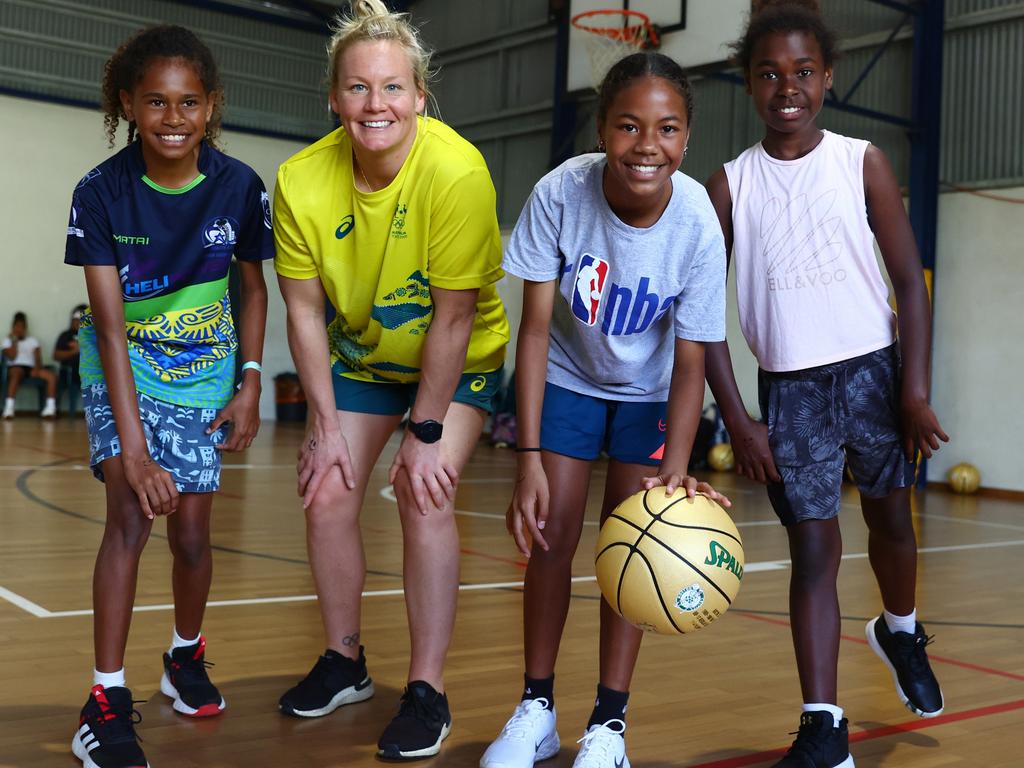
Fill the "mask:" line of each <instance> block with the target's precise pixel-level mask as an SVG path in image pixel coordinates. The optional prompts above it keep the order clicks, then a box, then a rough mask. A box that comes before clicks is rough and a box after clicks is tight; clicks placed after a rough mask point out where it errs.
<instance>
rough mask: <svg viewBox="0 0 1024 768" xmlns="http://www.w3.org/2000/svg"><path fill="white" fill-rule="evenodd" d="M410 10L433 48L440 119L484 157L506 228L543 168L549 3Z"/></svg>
mask: <svg viewBox="0 0 1024 768" xmlns="http://www.w3.org/2000/svg"><path fill="white" fill-rule="evenodd" d="M412 11H413V15H414V16H413V17H414V20H415V21H416V23H417V24H419V25H420V29H421V31H422V33H423V36H424V38H425V39H426V40H427V41H428V42H429V43H430V45H431V47H433V48H434V49H435V51H436V55H435V61H436V62H437V64H438V65H439V75H438V79H437V82H436V84H435V86H434V92H435V95H436V97H437V101H438V104H439V106H440V111H441V117H442V119H444V121H445V122H447V123H448V124H450V125H451V126H452V127H453V128H455V130H457V131H458V132H459V133H460V134H461V135H462V136H464V137H465V138H466V139H468V140H469V141H472V142H473V143H474V144H476V146H477V147H478V148H479V149H480V151H481V153H482V154H483V156H484V158H485V159H486V160H487V164H488V167H489V168H490V170H491V174H492V176H493V177H494V183H495V187H496V188H497V191H498V218H499V220H500V221H501V222H502V224H503V225H506V226H510V225H512V224H514V223H515V220H516V218H517V217H518V216H519V212H520V210H521V209H522V205H523V202H524V201H525V200H526V197H527V196H528V195H529V193H530V190H531V189H532V188H533V185H534V184H535V183H536V182H537V180H538V179H539V178H540V177H541V176H543V175H544V173H546V172H547V170H548V167H547V163H548V156H549V153H550V143H551V108H552V103H553V94H554V73H555V44H554V33H555V30H554V28H553V27H552V26H551V25H550V24H549V23H548V0H487V2H480V1H479V0H420V1H419V2H417V3H416V4H415V5H414V6H413V8H412Z"/></svg>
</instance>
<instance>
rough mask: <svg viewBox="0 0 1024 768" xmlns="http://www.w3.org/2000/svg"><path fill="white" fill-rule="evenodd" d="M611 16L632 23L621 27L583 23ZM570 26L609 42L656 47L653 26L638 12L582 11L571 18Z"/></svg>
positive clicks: (646, 16)
mask: <svg viewBox="0 0 1024 768" xmlns="http://www.w3.org/2000/svg"><path fill="white" fill-rule="evenodd" d="M613 15H614V16H619V17H620V18H624V19H627V20H633V21H634V23H631V24H625V25H623V26H621V27H619V26H608V25H601V26H598V25H597V24H592V23H584V20H587V21H598V20H603V19H604V18H605V17H608V16H613ZM572 25H573V26H574V27H576V29H578V30H580V31H581V32H588V33H590V34H592V35H598V36H600V37H607V38H608V39H610V40H617V41H619V42H623V43H633V44H637V43H639V44H640V46H641V47H647V46H651V47H657V45H658V33H657V32H656V31H655V29H654V25H653V24H651V19H650V17H649V16H648V15H647V14H646V13H641V12H640V11H630V10H626V9H622V8H601V9H598V10H596V11H584V12H583V13H577V14H576V15H575V16H573V17H572Z"/></svg>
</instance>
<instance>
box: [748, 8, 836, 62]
mask: <svg viewBox="0 0 1024 768" xmlns="http://www.w3.org/2000/svg"><path fill="white" fill-rule="evenodd" d="M789 32H805V33H807V34H809V35H811V36H812V37H814V38H815V39H816V40H817V41H818V45H819V46H820V48H821V58H822V60H823V61H824V64H825V66H826V67H831V66H832V65H833V63H834V62H835V60H836V57H837V56H838V55H839V39H838V35H837V34H836V32H835V30H833V29H832V28H831V27H829V26H828V25H827V24H826V23H825V20H824V19H823V18H822V16H821V7H820V5H819V4H818V2H817V0H759V2H755V3H754V7H753V10H752V11H751V12H750V20H749V21H748V22H747V28H746V30H745V31H744V32H743V36H742V37H741V38H740V39H739V40H737V41H736V42H734V43H733V44H732V50H733V55H734V57H735V61H736V63H737V64H739V66H740V68H741V69H742V70H743V71H744V72H750V59H751V57H752V56H753V55H754V46H755V45H757V41H758V40H760V39H761V38H762V37H764V36H765V35H772V34H787V33H789Z"/></svg>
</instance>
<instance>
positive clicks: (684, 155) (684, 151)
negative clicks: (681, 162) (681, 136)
mask: <svg viewBox="0 0 1024 768" xmlns="http://www.w3.org/2000/svg"><path fill="white" fill-rule="evenodd" d="M689 149H690V148H689V147H683V157H686V153H687V151H689Z"/></svg>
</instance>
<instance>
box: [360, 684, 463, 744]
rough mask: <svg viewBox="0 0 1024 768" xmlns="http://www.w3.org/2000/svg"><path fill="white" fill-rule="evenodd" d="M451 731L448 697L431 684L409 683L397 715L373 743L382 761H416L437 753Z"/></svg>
mask: <svg viewBox="0 0 1024 768" xmlns="http://www.w3.org/2000/svg"><path fill="white" fill-rule="evenodd" d="M451 730H452V713H451V711H450V710H449V709H448V697H447V696H446V695H445V694H443V693H438V692H437V691H436V690H435V689H434V687H433V686H432V685H430V684H429V683H425V682H423V681H422V680H413V681H412V682H411V683H409V685H408V686H407V687H406V689H405V692H404V693H402V699H401V701H400V703H399V705H398V714H397V715H395V718H394V719H393V720H392V721H391V722H390V723H388V727H387V728H385V729H384V733H383V734H381V737H380V741H378V742H377V747H378V750H377V756H378V757H380V758H382V759H384V760H417V759H419V758H421V757H431V756H433V755H436V754H437V753H438V752H440V751H441V742H442V741H444V740H445V739H446V738H448V734H449V733H451Z"/></svg>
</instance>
